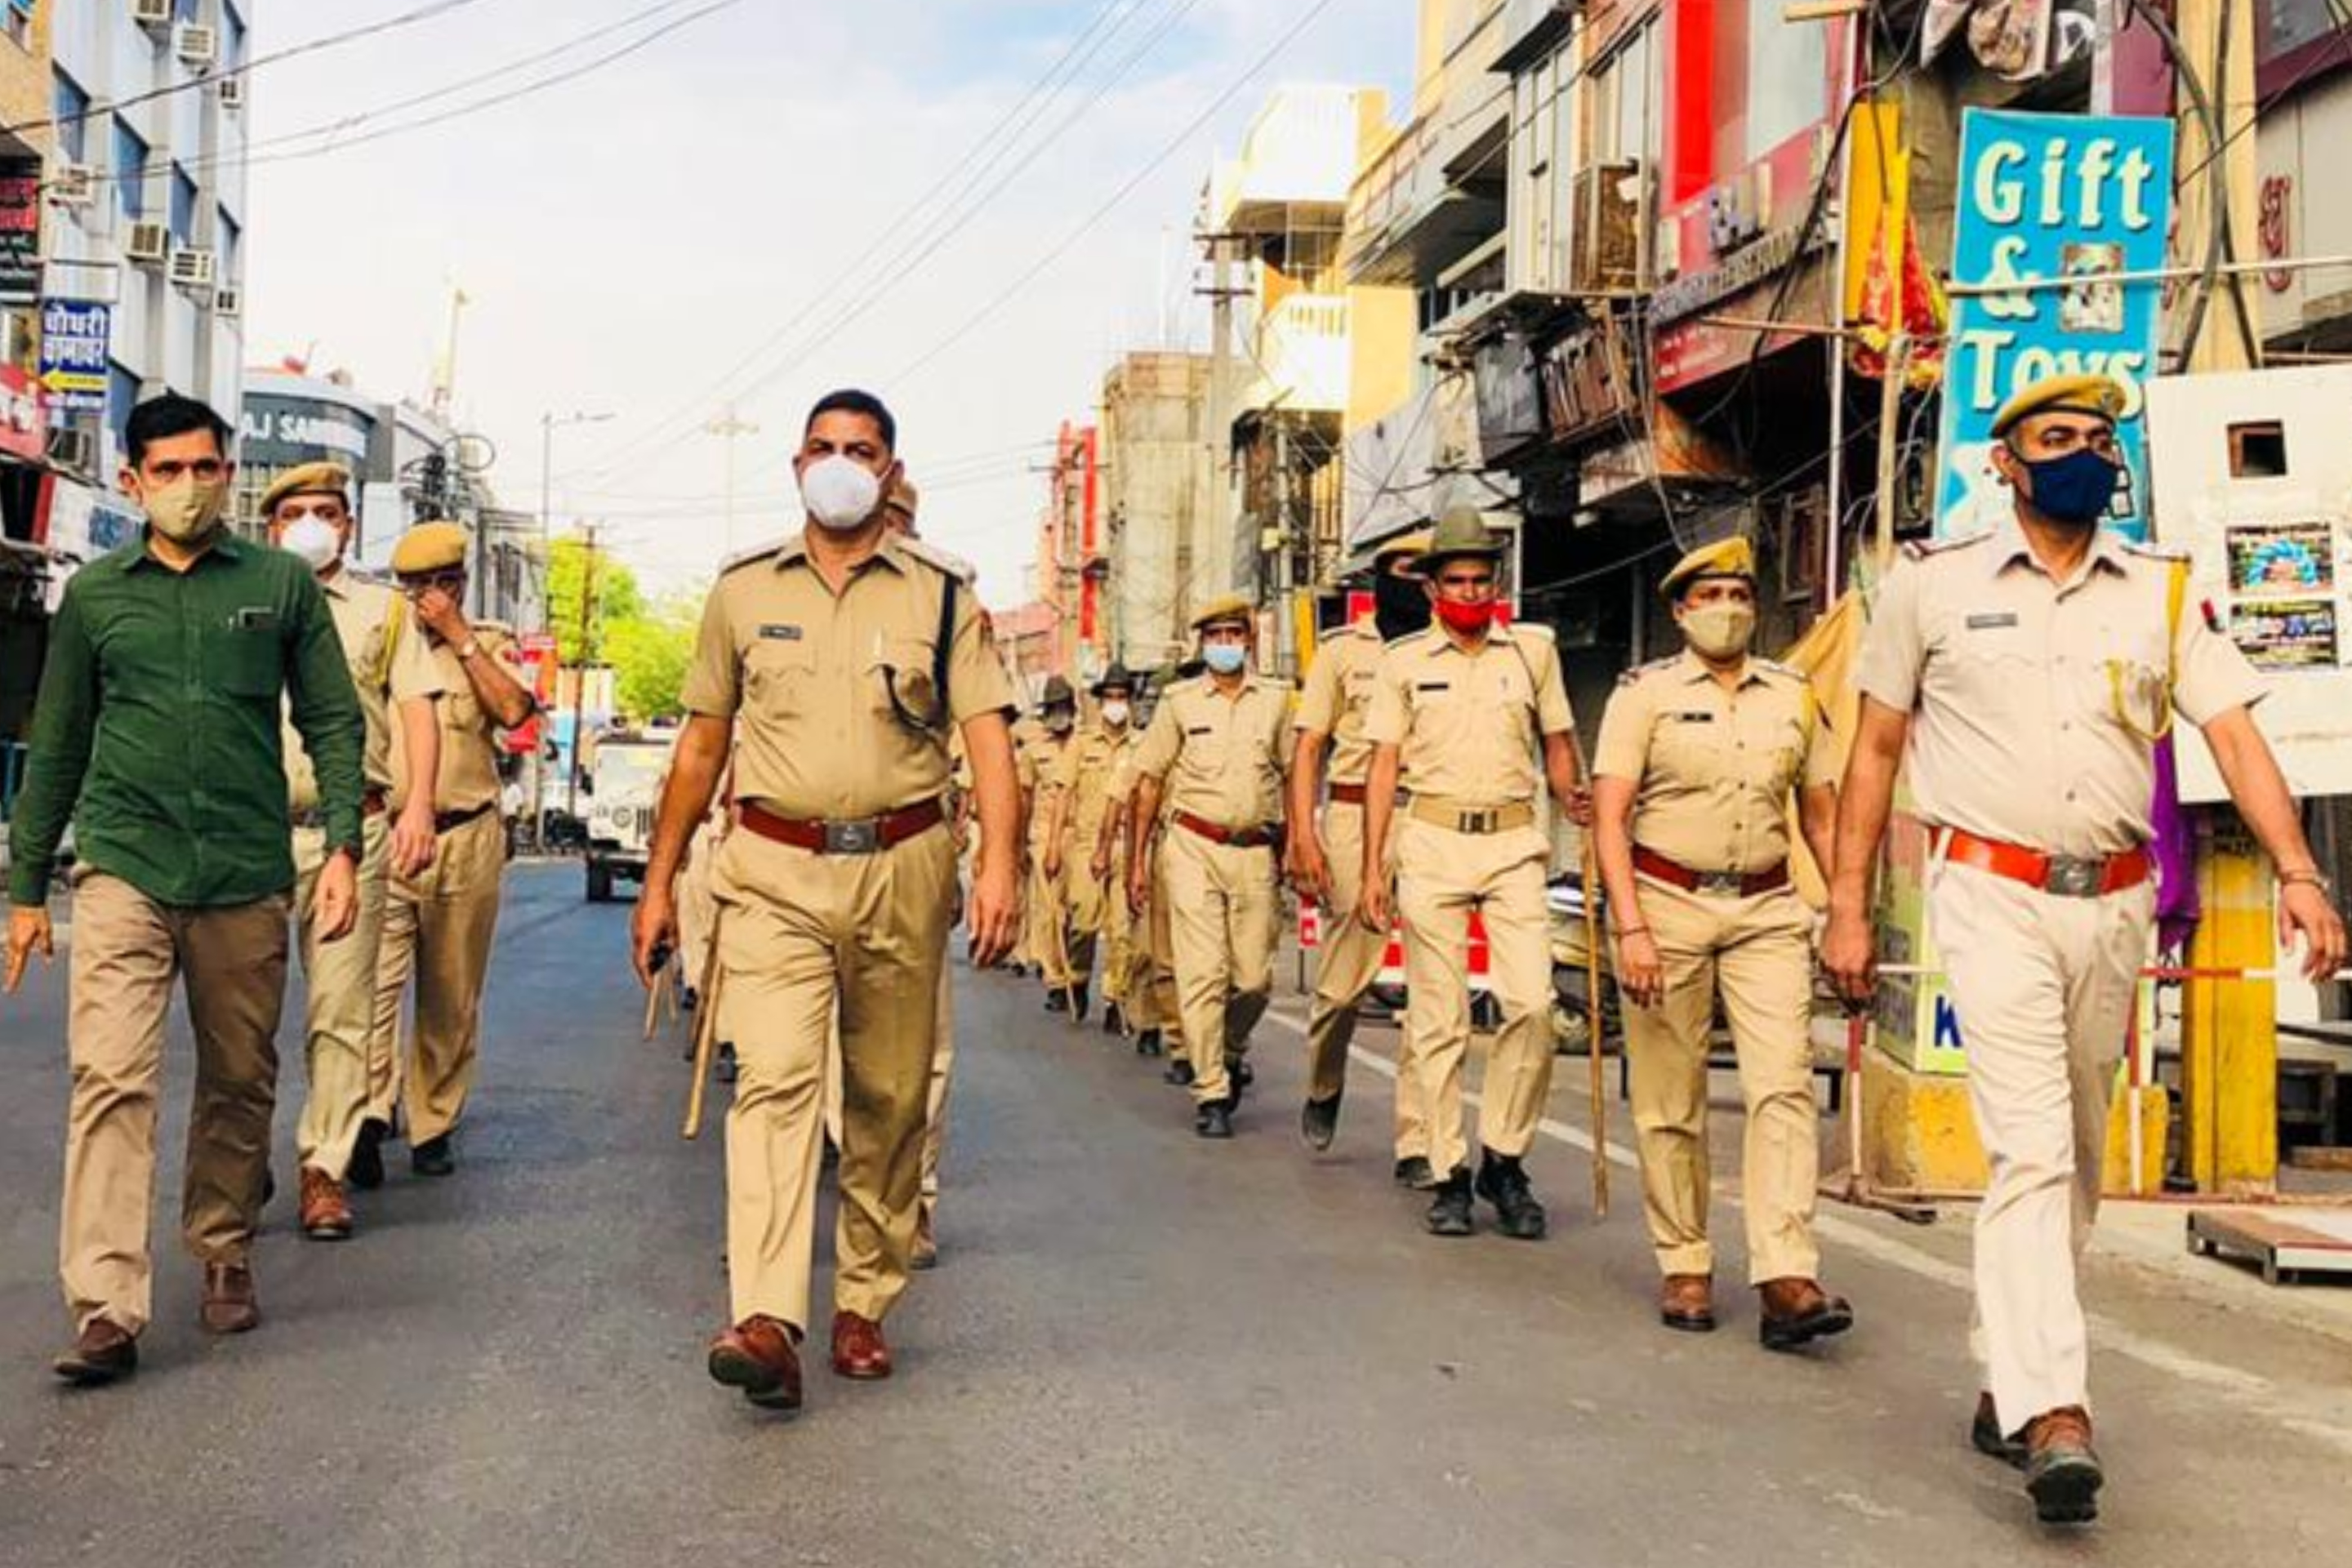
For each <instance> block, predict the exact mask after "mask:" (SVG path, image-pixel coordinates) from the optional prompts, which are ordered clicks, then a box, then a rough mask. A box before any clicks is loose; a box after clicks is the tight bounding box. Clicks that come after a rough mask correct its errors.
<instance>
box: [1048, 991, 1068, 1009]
mask: <svg viewBox="0 0 2352 1568" xmlns="http://www.w3.org/2000/svg"><path fill="white" fill-rule="evenodd" d="M1069 1010H1070V999H1069V997H1068V996H1067V995H1066V994H1064V993H1063V990H1062V988H1061V987H1060V986H1058V985H1049V986H1047V987H1046V988H1045V1011H1047V1012H1048V1013H1066V1012H1068V1011H1069Z"/></svg>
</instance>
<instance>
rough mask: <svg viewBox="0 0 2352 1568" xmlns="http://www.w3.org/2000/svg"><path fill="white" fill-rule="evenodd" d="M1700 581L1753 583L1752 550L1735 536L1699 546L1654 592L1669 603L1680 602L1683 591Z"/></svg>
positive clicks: (1743, 540)
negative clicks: (1724, 579) (1731, 579)
mask: <svg viewBox="0 0 2352 1568" xmlns="http://www.w3.org/2000/svg"><path fill="white" fill-rule="evenodd" d="M1702 577H1745V578H1747V579H1748V581H1749V582H1751V583H1753V582H1754V581H1756V547H1755V546H1754V545H1752V544H1750V543H1748V541H1747V539H1746V537H1745V536H1743V535H1740V534H1737V533H1735V534H1733V535H1732V536H1731V537H1730V538H1728V539H1718V540H1717V541H1716V542H1714V543H1713V544H1702V545H1700V546H1699V547H1698V548H1697V549H1696V550H1694V551H1692V552H1690V553H1689V554H1687V555H1685V556H1684V557H1683V558H1682V559H1681V560H1680V561H1677V562H1675V564H1674V569H1673V570H1672V571H1670V572H1668V573H1667V574H1666V575H1665V580H1664V582H1661V583H1660V584H1658V592H1659V593H1661V594H1664V595H1665V596H1666V597H1667V598H1669V599H1675V598H1680V597H1681V596H1682V591H1683V590H1684V589H1685V588H1687V587H1689V586H1690V585H1691V584H1693V583H1696V582H1697V581H1698V580H1699V579H1700V578H1702Z"/></svg>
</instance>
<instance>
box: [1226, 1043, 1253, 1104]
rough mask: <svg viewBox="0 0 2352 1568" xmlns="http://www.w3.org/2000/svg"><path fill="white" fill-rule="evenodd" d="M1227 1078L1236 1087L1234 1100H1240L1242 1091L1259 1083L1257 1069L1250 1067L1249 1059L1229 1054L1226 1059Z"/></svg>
mask: <svg viewBox="0 0 2352 1568" xmlns="http://www.w3.org/2000/svg"><path fill="white" fill-rule="evenodd" d="M1225 1078H1226V1079H1227V1080H1229V1081H1230V1082H1231V1083H1232V1084H1233V1086H1234V1099H1235V1100H1239V1099H1241V1097H1242V1090H1244V1089H1247V1088H1248V1087H1249V1086H1250V1085H1252V1084H1254V1083H1255V1082H1256V1081H1257V1069H1256V1068H1253V1067H1251V1066H1250V1065H1249V1058H1247V1057H1242V1056H1234V1055H1232V1054H1231V1053H1228V1054H1227V1055H1226V1057H1225Z"/></svg>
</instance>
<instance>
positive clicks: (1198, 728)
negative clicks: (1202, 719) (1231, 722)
mask: <svg viewBox="0 0 2352 1568" xmlns="http://www.w3.org/2000/svg"><path fill="white" fill-rule="evenodd" d="M1216 732H1217V731H1216V726H1214V725H1213V724H1194V725H1192V726H1190V727H1188V728H1187V729H1186V730H1185V731H1184V733H1186V734H1187V735H1213V734H1215V733H1216Z"/></svg>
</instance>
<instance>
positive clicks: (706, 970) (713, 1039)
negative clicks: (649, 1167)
mask: <svg viewBox="0 0 2352 1568" xmlns="http://www.w3.org/2000/svg"><path fill="white" fill-rule="evenodd" d="M726 925H727V906H726V905H725V904H723V903H721V904H719V905H718V906H716V907H715V908H714V909H713V910H711V915H710V947H709V952H705V953H704V954H703V955H702V988H701V993H700V996H701V1000H700V1001H699V1002H698V1004H697V1006H696V1009H695V1014H694V1082H693V1083H692V1084H691V1085H690V1086H689V1087H688V1089H687V1091H686V1125H685V1126H684V1127H682V1128H680V1129H679V1130H678V1133H679V1136H681V1137H684V1138H698V1137H700V1136H701V1135H702V1095H703V1091H704V1089H706V1088H707V1087H708V1086H709V1082H710V1065H711V1059H712V1058H714V1057H715V1056H716V1055H717V1054H718V1049H719V987H720V986H721V984H723V983H724V982H725V980H726V978H727V972H726V971H725V970H724V969H721V968H720V967H719V935H720V933H721V932H722V931H725V929H726Z"/></svg>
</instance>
